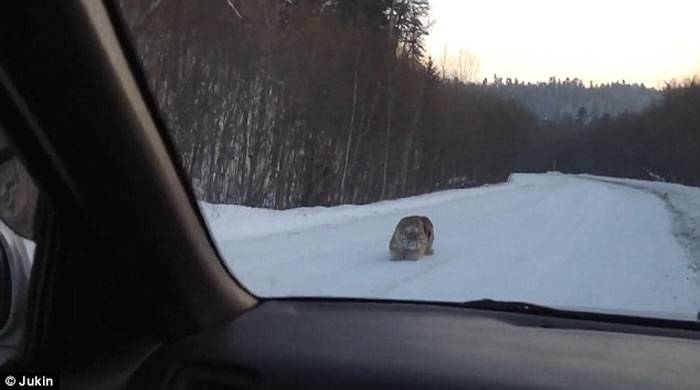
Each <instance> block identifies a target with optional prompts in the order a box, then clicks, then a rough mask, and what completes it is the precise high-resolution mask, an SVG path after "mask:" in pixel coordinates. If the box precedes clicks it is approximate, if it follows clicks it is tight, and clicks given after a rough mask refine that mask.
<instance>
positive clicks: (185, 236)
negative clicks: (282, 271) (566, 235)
mask: <svg viewBox="0 0 700 390" xmlns="http://www.w3.org/2000/svg"><path fill="white" fill-rule="evenodd" d="M0 7H2V13H1V14H2V18H1V19H2V23H0V32H1V33H0V123H1V124H2V128H3V129H4V131H5V132H6V133H7V135H8V137H9V138H10V140H11V142H12V143H13V144H14V145H15V147H16V150H17V152H18V154H19V156H20V157H21V159H22V161H23V162H24V164H25V165H26V167H27V169H28V171H29V172H30V174H31V175H32V177H33V178H34V180H35V182H36V183H37V186H38V187H39V189H40V196H39V200H38V205H37V211H36V215H35V221H34V225H35V226H34V234H33V237H32V238H33V241H34V242H36V251H35V254H34V264H33V267H32V270H31V278H30V284H29V287H28V298H27V299H28V301H27V304H26V308H27V309H26V313H25V321H24V324H25V325H24V329H23V333H22V337H21V341H20V343H19V345H18V349H17V353H16V356H14V357H13V358H12V359H10V360H9V361H7V362H6V363H5V364H4V365H3V366H2V368H0V372H2V373H3V374H6V373H10V372H27V373H42V372H43V373H54V374H56V375H57V377H58V378H59V383H60V386H61V387H62V388H64V389H73V388H75V389H170V388H174V389H258V388H307V389H312V388H313V389H327V388H412V389H432V388H484V389H486V388H489V389H490V388H494V389H496V388H499V389H500V388H504V389H516V388H517V389H536V388H565V389H574V388H580V389H591V388H625V389H658V388H665V389H671V388H677V389H696V388H698V386H700V359H698V356H700V325H699V324H698V323H696V322H690V321H675V320H662V319H650V318H637V317H634V316H623V315H613V314H607V315H606V314H590V313H580V312H567V311H560V310H553V309H546V308H538V307H534V306H530V305H526V304H517V303H512V304H502V305H497V304H492V303H490V302H488V301H480V302H479V301H477V302H465V303H464V304H445V303H433V302H422V301H389V300H372V299H341V298H333V299H331V298H284V299H262V298H259V297H256V296H254V295H253V294H252V293H251V292H250V291H248V290H247V289H246V288H245V287H243V285H241V284H240V283H239V282H238V281H237V280H236V278H235V275H232V274H231V273H230V272H229V271H228V270H227V269H226V268H225V267H224V265H223V264H222V262H221V260H220V255H219V253H218V250H217V248H216V247H215V245H214V243H213V240H212V238H211V237H210V235H209V233H208V231H207V227H206V223H205V220H204V218H203V216H202V214H201V213H200V211H199V208H198V207H197V203H196V202H197V200H196V198H195V196H194V193H193V191H192V190H191V188H190V186H189V185H188V182H187V178H186V174H185V173H184V172H183V171H182V169H181V168H180V166H179V165H178V161H177V159H178V157H177V154H176V153H175V151H174V146H173V145H172V143H171V141H170V140H169V138H168V135H167V133H166V129H165V123H164V121H163V120H162V117H161V114H160V113H159V109H158V107H157V104H156V102H155V101H154V98H153V97H152V96H151V94H150V92H149V90H148V87H147V82H146V80H145V76H144V74H143V71H142V70H141V68H140V64H139V61H138V57H137V55H136V53H135V52H134V49H133V48H132V43H131V42H130V40H129V38H128V36H127V32H126V31H125V27H124V24H123V22H122V20H121V17H120V15H119V12H118V10H117V9H116V5H115V4H113V3H112V2H111V1H102V0H70V1H61V2H39V1H28V2H24V3H21V4H20V3H13V4H10V3H7V4H3V5H1V6H0ZM7 257H8V252H7V251H0V265H4V264H5V263H7V261H8V260H7ZM4 269H5V267H4V266H3V267H2V269H0V278H8V274H7V272H5V271H4ZM7 285H9V284H6V283H3V284H2V285H0V288H2V289H1V290H0V294H2V295H0V314H3V313H5V316H6V313H8V312H9V305H10V302H11V298H10V296H9V295H10V294H11V293H12V292H11V290H8V291H6V288H5V286H7Z"/></svg>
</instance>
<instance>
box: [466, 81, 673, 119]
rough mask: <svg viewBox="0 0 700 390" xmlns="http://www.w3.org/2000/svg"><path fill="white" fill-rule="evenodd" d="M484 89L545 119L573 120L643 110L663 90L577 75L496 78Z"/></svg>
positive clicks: (612, 115)
mask: <svg viewBox="0 0 700 390" xmlns="http://www.w3.org/2000/svg"><path fill="white" fill-rule="evenodd" d="M479 88H485V89H488V90H490V91H493V92H495V93H496V94H498V95H500V96H503V97H507V98H512V99H515V100H517V101H519V102H520V103H522V104H523V105H524V106H525V107H526V108H527V109H529V110H530V111H532V112H533V113H534V114H535V115H537V116H538V117H540V118H541V119H545V120H552V121H561V120H574V121H582V122H585V123H588V122H590V121H592V120H594V119H600V118H602V117H605V116H609V117H616V116H618V115H620V114H622V113H624V112H629V113H634V112H640V111H642V110H644V109H645V108H647V107H649V106H650V105H652V104H653V103H655V102H659V101H660V100H661V98H662V93H661V92H660V91H658V90H656V89H654V88H647V87H646V86H645V85H644V84H636V83H635V84H627V83H626V82H625V81H620V82H614V83H609V84H600V85H592V84H590V83H589V85H585V84H584V83H583V82H582V81H581V80H579V79H577V78H574V79H569V78H566V79H565V80H560V79H556V78H554V77H552V78H550V80H549V82H539V83H523V82H519V81H518V79H510V78H507V79H505V81H504V80H503V78H500V77H494V80H493V81H492V82H486V80H484V82H483V83H482V84H480V85H479Z"/></svg>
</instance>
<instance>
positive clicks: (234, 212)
mask: <svg viewBox="0 0 700 390" xmlns="http://www.w3.org/2000/svg"><path fill="white" fill-rule="evenodd" d="M647 184H648V185H647ZM664 194H667V195H664ZM673 202H676V203H679V202H680V203H679V204H680V206H678V204H676V206H678V207H675V208H674V207H673V206H674V203H673ZM694 202H697V203H694ZM693 205H698V206H700V189H698V188H692V187H684V186H679V185H672V184H659V183H650V182H643V181H625V180H617V181H616V182H611V181H608V180H605V179H604V178H595V177H591V176H569V175H561V174H518V175H514V176H513V177H512V179H511V181H510V182H509V183H506V184H502V185H495V186H488V187H480V188H475V189H465V190H451V191H443V192H439V193H434V194H429V195H423V196H417V197H412V198H407V199H401V200H397V201H386V202H380V203H376V204H371V205H364V206H342V207H333V208H321V207H317V208H306V209H294V210H287V211H271V210H259V209H250V208H245V207H240V206H224V205H218V206H212V205H207V204H204V205H203V208H204V212H205V215H206V216H207V219H208V220H209V223H210V226H211V227H212V230H213V231H214V236H215V238H216V240H217V242H218V244H219V247H220V249H221V252H222V254H223V255H224V257H225V259H226V262H227V264H228V265H229V267H230V269H232V270H233V272H234V274H235V275H236V276H237V277H238V278H239V279H240V280H241V281H242V282H243V283H244V284H245V285H246V286H247V287H248V288H249V289H250V290H251V291H252V292H254V293H255V294H258V295H261V296H334V297H362V298H390V299H394V298H396V299H411V300H440V301H465V300H473V299H479V298H492V299H497V300H517V301H527V302H532V303H537V304H542V305H550V306H557V307H567V308H579V309H604V310H606V311H618V310H624V311H628V312H635V313H642V314H644V313H646V314H651V313H656V314H658V313H665V315H672V316H675V317H679V316H680V317H683V318H685V317H687V318H695V317H696V315H697V313H698V310H700V284H699V280H698V274H697V272H696V271H694V269H697V263H696V262H697V261H698V260H700V259H696V258H694V256H695V254H696V252H697V251H693V250H691V249H692V248H689V244H688V242H692V240H693V236H692V234H694V233H695V230H691V231H690V233H688V232H686V233H688V234H689V237H690V238H689V239H688V237H685V238H686V240H685V241H684V238H683V237H682V236H683V234H682V233H683V232H680V231H679V229H680V228H683V229H686V230H687V229H688V226H686V225H688V224H690V225H691V226H690V229H695V227H696V226H695V225H693V223H695V222H696V221H694V220H693V219H692V218H690V219H688V220H687V221H685V223H686V225H683V223H684V222H683V221H678V218H679V214H678V213H679V212H680V213H682V212H684V211H683V209H684V207H685V208H690V207H691V206H693ZM678 210H681V211H678ZM699 210H700V207H699ZM674 213H675V214H674ZM699 213H700V211H699ZM411 214H421V215H427V216H429V217H430V218H431V219H432V221H433V223H434V225H435V229H436V240H435V254H434V255H433V256H431V257H427V258H425V259H424V260H421V261H418V262H410V261H404V262H392V261H390V260H389V255H388V243H389V238H390V236H391V234H392V232H393V229H394V227H395V226H396V223H397V222H398V221H399V219H401V217H403V216H406V215H411ZM691 217H692V216H691ZM684 226H685V227H684Z"/></svg>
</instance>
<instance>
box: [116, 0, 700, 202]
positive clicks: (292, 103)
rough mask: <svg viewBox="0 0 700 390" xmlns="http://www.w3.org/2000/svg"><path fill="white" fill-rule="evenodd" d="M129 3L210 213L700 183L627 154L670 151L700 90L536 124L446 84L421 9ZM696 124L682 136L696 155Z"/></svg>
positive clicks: (333, 1)
mask: <svg viewBox="0 0 700 390" xmlns="http://www.w3.org/2000/svg"><path fill="white" fill-rule="evenodd" d="M120 3H121V5H122V9H123V12H124V16H125V21H126V23H127V24H128V25H129V27H130V30H131V32H132V35H133V37H134V41H135V46H136V48H137V51H138V52H139V54H140V56H141V59H142V62H143V66H144V69H145V71H146V74H147V76H148V78H149V81H150V83H151V88H152V90H153V93H154V94H155V96H156V98H157V100H158V102H159V103H160V107H161V110H162V114H163V116H164V118H165V120H166V123H167V125H168V127H169V129H170V130H171V135H172V139H173V142H174V144H175V146H176V149H177V150H178V151H179V152H180V159H181V163H182V165H183V167H184V168H185V170H186V171H187V173H188V174H189V176H190V178H191V180H192V184H193V188H194V189H195V191H196V193H197V195H198V198H200V199H202V200H205V201H208V202H212V203H234V204H243V205H248V206H256V207H268V208H281V209H284V208H290V207H299V206H312V205H335V204H342V203H368V202H374V201H377V200H382V199H390V198H396V197H403V196H409V195H413V194H419V193H425V192H431V191H435V190H440V189H445V188H454V187H464V186H472V185H479V184H483V183H491V182H499V181H503V180H505V178H507V176H508V175H509V174H510V173H511V172H514V171H539V170H548V169H551V167H552V165H553V164H554V165H556V166H557V167H558V169H560V170H571V171H583V170H586V169H589V170H590V171H591V172H592V173H599V174H610V175H613V174H616V173H615V172H616V170H618V171H620V172H623V171H624V172H625V174H627V175H629V174H630V173H628V172H633V175H635V177H639V176H640V175H642V174H640V173H639V169H638V166H635V165H634V164H635V163H637V162H638V161H639V159H641V158H642V157H643V158H645V159H649V160H648V161H647V160H644V161H643V162H644V164H647V165H646V166H647V168H644V169H648V170H650V171H652V172H658V174H659V175H662V176H663V177H666V178H668V179H669V180H678V181H684V182H688V183H690V182H691V181H692V180H695V179H694V177H696V176H692V175H690V174H687V173H682V172H681V171H678V169H681V168H679V167H680V163H679V162H677V161H676V160H674V162H673V163H671V162H669V160H665V157H664V156H666V155H664V156H658V158H655V160H653V161H652V160H651V155H647V154H644V155H643V156H642V155H641V154H640V155H639V156H637V155H635V156H628V154H630V153H632V152H630V151H628V150H627V149H626V148H629V147H631V146H634V147H635V148H636V149H634V150H635V151H639V150H641V149H640V148H642V147H641V146H640V145H638V143H643V142H647V141H648V142H654V143H652V144H645V145H647V146H646V148H647V149H654V148H657V147H658V146H659V142H662V143H663V142H666V141H668V142H676V141H675V140H674V141H670V137H667V136H666V135H669V134H670V133H668V132H666V131H665V130H663V129H667V128H669V127H670V126H675V125H672V124H670V122H669V121H668V120H666V119H664V115H666V114H670V113H671V111H673V110H674V109H679V110H680V109H681V108H679V107H680V106H682V105H683V104H685V103H679V102H676V101H677V100H679V101H683V102H685V101H687V100H688V99H693V98H695V99H696V98H697V96H696V95H697V94H696V95H693V94H692V93H691V92H688V91H696V90H697V87H696V86H695V85H689V86H686V87H684V88H676V89H673V90H669V91H667V92H666V94H665V96H664V98H663V99H662V101H661V102H657V103H656V104H652V106H651V107H653V108H650V109H649V111H645V112H644V113H642V114H632V113H627V114H622V115H620V116H619V117H617V118H613V117H611V116H602V115H601V117H600V118H597V117H595V118H591V119H590V120H587V121H585V122H586V123H577V121H576V120H575V118H573V119H572V118H571V117H570V116H566V117H564V118H557V119H556V120H547V119H546V118H545V119H543V118H541V115H538V113H536V112H533V111H532V110H531V109H528V108H527V107H526V106H525V105H523V104H522V103H521V102H519V100H518V99H517V98H516V97H514V96H505V95H504V94H503V93H501V92H500V91H499V90H498V88H492V87H489V88H484V86H481V85H474V84H465V83H463V82H461V81H459V80H458V79H454V78H447V77H444V72H442V73H441V72H440V71H439V70H438V69H437V67H436V65H435V64H434V63H433V61H432V60H431V59H430V58H428V57H427V56H426V54H425V52H424V51H425V50H424V46H423V45H424V38H425V36H426V34H427V33H428V28H429V26H428V25H427V24H426V20H427V15H428V11H429V2H428V0H256V1H248V0H202V1H197V2H192V1H188V0H148V1H140V0H120ZM494 84H495V83H494ZM686 92H687V93H686ZM693 96H695V97H693ZM657 100H658V99H657ZM674 102H676V103H674ZM695 103H697V100H696V101H695ZM688 104H690V103H688ZM673 107H675V108H673ZM643 115H647V116H649V117H642V116H643ZM652 117H653V118H656V119H655V120H656V122H655V123H656V124H657V125H658V126H660V127H654V128H652V127H644V129H647V130H640V131H643V134H645V135H644V137H646V138H644V139H643V140H642V139H641V138H638V137H637V135H638V134H637V133H636V132H635V131H634V130H630V129H632V128H631V127H630V128H628V127H625V126H627V125H630V126H632V125H635V124H637V122H640V123H642V122H643V123H645V124H646V122H645V121H646V120H651V118H652ZM683 118H685V119H679V120H691V119H692V115H690V114H688V115H685V116H683ZM694 118H695V122H687V123H686V126H685V127H683V129H680V128H677V127H673V131H675V132H684V131H685V132H687V131H689V133H687V134H686V133H684V134H686V135H685V138H692V137H695V138H693V139H695V140H696V141H697V135H698V131H697V130H698V128H697V127H698V125H697V124H698V123H699V122H698V121H697V119H698V118H697V114H695V117H694ZM649 126H651V125H649ZM669 131H671V130H669ZM693 131H694V132H695V133H693ZM630 132H632V133H633V134H630ZM640 134H642V133H640ZM693 134H694V135H693ZM674 135H675V133H674ZM630 136H631V137H632V138H634V142H633V143H632V144H626V143H624V142H625V141H626V140H627V139H628V138H629V137H630ZM608 137H610V138H608ZM595 142H603V143H605V145H596V144H595ZM674 145H675V144H674ZM683 145H684V147H685V148H687V149H688V150H683V151H682V152H683V153H690V152H691V149H692V151H695V152H696V154H695V156H698V155H700V150H696V149H693V147H692V146H691V145H693V144H692V143H684V144H683ZM695 145H696V146H697V142H696V144H695ZM603 146H604V147H603ZM618 147H619V148H621V149H616V148H618ZM586 148H588V149H586ZM669 148H671V149H673V151H674V153H672V154H673V158H675V159H678V158H680V157H679V155H678V154H677V153H676V152H678V150H676V149H674V148H676V146H673V147H671V146H669ZM623 149H624V150H623ZM654 150H656V149H654ZM566 151H570V152H571V153H566ZM647 151H648V150H644V152H647ZM593 152H595V153H601V155H604V156H605V158H598V156H596V157H595V158H591V156H590V153H593ZM639 153H642V152H641V151H640V152H639ZM664 153H666V152H664ZM623 157H624V160H623ZM617 160H621V161H622V164H621V165H618V164H617V162H616V161H617ZM644 164H642V165H644ZM664 164H666V165H664ZM642 165H640V166H642ZM621 167H628V168H627V169H623V168H621ZM682 169H684V170H685V171H687V170H689V169H691V168H689V167H687V166H686V167H685V168H682Z"/></svg>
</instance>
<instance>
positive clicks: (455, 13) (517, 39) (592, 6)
mask: <svg viewBox="0 0 700 390" xmlns="http://www.w3.org/2000/svg"><path fill="white" fill-rule="evenodd" d="M430 5H431V21H432V27H431V29H430V35H429V36H428V38H427V41H426V43H427V45H426V46H427V52H428V55H430V56H431V57H432V58H433V59H434V62H435V63H436V64H437V65H438V67H441V66H442V64H443V62H444V61H443V57H444V55H445V49H447V53H448V54H447V58H448V59H447V61H446V63H447V64H448V65H447V67H448V68H450V65H449V64H450V63H451V64H453V65H452V67H454V63H455V62H457V61H458V57H459V53H460V51H461V52H462V53H463V58H464V57H465V54H466V53H469V54H471V55H472V56H473V57H476V58H478V65H477V66H476V69H472V70H471V73H472V74H471V75H470V76H471V77H470V78H472V79H473V80H474V81H478V80H482V79H484V78H488V79H489V81H490V80H492V78H493V75H494V74H497V75H498V76H499V77H504V78H505V77H511V78H518V79H519V80H521V81H526V82H538V81H547V80H548V79H549V78H550V77H551V76H554V77H557V78H560V79H565V78H567V77H570V78H579V79H580V80H582V81H583V82H584V83H585V84H586V85H588V83H589V82H591V81H592V82H593V83H595V84H600V83H608V82H614V81H621V80H625V81H626V82H627V83H644V84H645V85H646V86H649V87H658V86H661V85H663V82H664V81H669V80H671V79H678V80H682V79H684V78H687V77H690V76H693V75H697V74H698V72H699V71H700V39H698V38H697V37H698V29H697V21H696V20H694V19H697V18H698V15H700V2H697V3H695V2H688V1H682V0H666V1H664V2H663V3H661V2H658V1H630V0H618V1H614V0H607V1H602V0H592V1H589V2H587V3H585V4H584V3H580V2H571V1H569V2H565V1H561V0H559V1H556V0H533V1H528V2H525V1H517V0H489V1H483V0H482V1H476V0H430ZM472 68H474V67H473V66H472Z"/></svg>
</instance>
